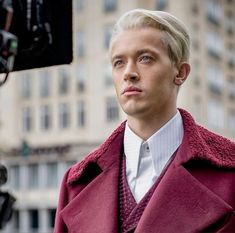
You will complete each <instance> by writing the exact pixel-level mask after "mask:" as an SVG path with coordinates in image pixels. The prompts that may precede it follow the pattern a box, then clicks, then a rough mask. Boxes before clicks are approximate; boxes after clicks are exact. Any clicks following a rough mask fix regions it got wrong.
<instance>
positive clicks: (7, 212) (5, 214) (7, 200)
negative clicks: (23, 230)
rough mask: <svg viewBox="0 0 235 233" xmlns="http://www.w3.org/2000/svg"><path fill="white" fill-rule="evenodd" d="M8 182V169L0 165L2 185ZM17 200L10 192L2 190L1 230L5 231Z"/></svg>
mask: <svg viewBox="0 0 235 233" xmlns="http://www.w3.org/2000/svg"><path fill="white" fill-rule="evenodd" d="M6 182H7V169H6V167H5V166H3V165H2V164H0V185H3V184H5V183H6ZM15 201H16V199H15V197H13V196H12V195H11V194H10V193H8V192H3V191H1V190H0V229H3V228H4V227H5V225H6V223H7V222H8V221H9V220H10V219H11V217H12V213H13V205H14V203H15Z"/></svg>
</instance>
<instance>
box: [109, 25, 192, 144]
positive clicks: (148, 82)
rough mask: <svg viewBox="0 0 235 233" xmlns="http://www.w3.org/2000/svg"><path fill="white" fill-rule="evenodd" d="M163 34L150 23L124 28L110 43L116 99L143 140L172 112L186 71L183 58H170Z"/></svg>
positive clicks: (187, 70) (186, 64) (170, 115)
mask: <svg viewBox="0 0 235 233" xmlns="http://www.w3.org/2000/svg"><path fill="white" fill-rule="evenodd" d="M163 36H164V35H163V33H162V32H161V31H160V30H158V29H155V28H150V27H148V28H142V29H132V30H126V31H123V32H121V33H119V34H118V35H117V36H115V38H114V40H113V43H112V45H111V46H112V47H111V62H112V75H113V82H114V86H115V89H116V93H117V98H118V101H119V103H120V105H121V107H122V109H123V111H124V112H125V113H126V114H127V121H128V125H129V127H130V128H131V129H132V130H133V131H134V132H135V133H136V134H137V135H138V136H139V137H141V138H142V139H143V140H147V139H148V138H149V137H151V135H153V134H154V133H155V132H156V131H157V130H158V129H160V128H161V127H162V126H163V125H164V124H165V123H166V122H167V121H169V120H170V119H171V118H172V117H173V116H174V115H175V114H176V112H177V107H176V101H177V94H178V89H179V86H180V85H182V84H183V83H184V81H185V80H186V79H187V77H188V74H189V72H190V65H189V64H188V63H187V62H183V61H182V62H180V64H175V63H174V62H173V61H171V59H170V57H169V54H168V50H167V47H166V44H165V43H163V40H162V39H163Z"/></svg>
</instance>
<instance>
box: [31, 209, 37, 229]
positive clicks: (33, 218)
mask: <svg viewBox="0 0 235 233" xmlns="http://www.w3.org/2000/svg"><path fill="white" fill-rule="evenodd" d="M29 225H30V229H31V230H32V231H33V232H37V230H38V228H39V214H38V210H37V209H32V210H29Z"/></svg>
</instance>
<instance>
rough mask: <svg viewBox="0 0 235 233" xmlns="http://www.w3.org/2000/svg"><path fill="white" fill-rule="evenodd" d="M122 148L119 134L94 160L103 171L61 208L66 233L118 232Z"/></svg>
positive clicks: (121, 139) (121, 137)
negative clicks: (67, 231)
mask: <svg viewBox="0 0 235 233" xmlns="http://www.w3.org/2000/svg"><path fill="white" fill-rule="evenodd" d="M122 147H123V135H122V134H120V135H118V137H117V138H115V141H114V142H113V143H112V147H109V148H108V149H107V150H106V151H105V153H104V154H103V155H102V157H100V158H99V159H98V161H97V164H98V165H99V166H100V167H101V169H102V170H103V171H102V172H101V173H100V174H99V175H98V176H97V177H96V178H95V179H93V180H92V181H91V182H90V183H89V184H88V185H87V186H86V187H85V188H84V189H83V190H82V191H81V192H80V193H79V194H78V195H77V196H76V197H75V198H74V199H73V200H72V201H71V202H70V203H69V204H68V205H67V206H66V207H65V208H64V209H63V210H62V213H61V214H62V217H63V220H64V222H65V223H66V225H67V227H68V228H69V229H70V231H69V232H71V233H72V232H74V233H75V232H76V233H91V232H92V233H101V232H102V233H111V232H112V233H116V232H118V177H119V170H120V157H121V154H122V153H123V152H122V151H123V149H122ZM75 185H76V184H75Z"/></svg>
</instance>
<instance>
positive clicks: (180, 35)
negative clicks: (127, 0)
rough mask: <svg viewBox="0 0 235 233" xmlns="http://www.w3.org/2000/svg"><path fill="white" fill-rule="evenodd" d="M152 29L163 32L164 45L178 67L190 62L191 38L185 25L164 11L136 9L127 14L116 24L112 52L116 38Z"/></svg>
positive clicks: (111, 43) (111, 42) (112, 38)
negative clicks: (135, 30)
mask: <svg viewBox="0 0 235 233" xmlns="http://www.w3.org/2000/svg"><path fill="white" fill-rule="evenodd" d="M147 27H152V28H156V29H158V30H160V31H162V32H163V35H164V36H163V38H162V41H163V43H164V44H165V45H166V46H167V49H168V54H169V57H170V59H171V60H172V61H173V62H174V63H175V64H176V65H178V64H179V63H180V62H184V61H185V62H188V60H189V51H190V37H189V34H188V32H187V29H186V27H185V25H184V24H183V23H182V22H181V21H180V20H179V19H177V18H176V17H175V16H173V15H171V14H170V13H167V12H164V11H150V10H145V9H134V10H131V11H128V12H126V13H125V14H124V15H122V16H121V17H120V18H119V20H118V21H117V22H116V24H115V25H114V28H113V32H112V37H111V41H110V51H111V49H112V45H113V42H114V40H115V37H116V36H117V35H118V34H119V33H121V32H123V31H125V30H131V29H142V28H147Z"/></svg>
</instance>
